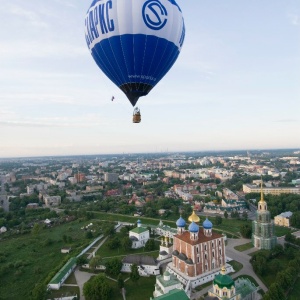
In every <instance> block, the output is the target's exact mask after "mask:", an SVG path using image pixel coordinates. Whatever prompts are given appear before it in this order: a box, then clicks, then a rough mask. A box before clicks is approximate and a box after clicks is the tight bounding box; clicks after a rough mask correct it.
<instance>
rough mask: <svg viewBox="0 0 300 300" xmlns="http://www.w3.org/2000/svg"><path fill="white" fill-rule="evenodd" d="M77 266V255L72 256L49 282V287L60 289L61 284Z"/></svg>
mask: <svg viewBox="0 0 300 300" xmlns="http://www.w3.org/2000/svg"><path fill="white" fill-rule="evenodd" d="M75 268H76V257H72V258H70V259H69V260H68V262H67V263H66V264H65V265H64V266H63V267H62V268H61V269H60V270H59V271H58V272H57V273H56V275H55V276H54V277H53V278H52V279H51V281H50V282H49V284H48V289H50V290H59V289H60V287H61V285H62V284H63V283H64V282H65V280H66V279H67V278H68V277H69V275H70V274H71V273H72V272H73V270H74V269H75Z"/></svg>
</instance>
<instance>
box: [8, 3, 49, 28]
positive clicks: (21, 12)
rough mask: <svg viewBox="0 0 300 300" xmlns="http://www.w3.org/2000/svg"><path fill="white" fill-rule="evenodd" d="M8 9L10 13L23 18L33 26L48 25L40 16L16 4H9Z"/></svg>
mask: <svg viewBox="0 0 300 300" xmlns="http://www.w3.org/2000/svg"><path fill="white" fill-rule="evenodd" d="M8 11H9V13H10V14H12V15H15V16H18V17H23V18H25V19H26V20H27V21H28V22H29V23H30V24H31V25H33V26H37V27H44V28H45V27H48V24H47V23H45V22H43V21H42V20H41V18H40V16H39V15H38V14H36V13H35V12H33V11H29V10H26V9H24V8H23V7H20V6H17V5H10V6H9V8H8Z"/></svg>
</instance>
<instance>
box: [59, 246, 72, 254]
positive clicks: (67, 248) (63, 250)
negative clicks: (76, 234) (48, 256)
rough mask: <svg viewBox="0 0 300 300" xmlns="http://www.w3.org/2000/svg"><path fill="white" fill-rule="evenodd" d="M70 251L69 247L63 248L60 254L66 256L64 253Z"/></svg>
mask: <svg viewBox="0 0 300 300" xmlns="http://www.w3.org/2000/svg"><path fill="white" fill-rule="evenodd" d="M71 250H72V248H71V247H64V248H61V250H60V252H61V253H63V254H66V253H70V252H71Z"/></svg>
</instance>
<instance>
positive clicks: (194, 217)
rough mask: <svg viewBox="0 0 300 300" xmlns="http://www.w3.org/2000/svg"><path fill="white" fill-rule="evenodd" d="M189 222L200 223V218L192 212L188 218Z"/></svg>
mask: <svg viewBox="0 0 300 300" xmlns="http://www.w3.org/2000/svg"><path fill="white" fill-rule="evenodd" d="M188 220H189V222H191V223H192V222H195V223H198V222H200V218H199V217H198V216H197V215H196V213H195V211H194V210H193V213H192V214H191V215H190V216H189V219H188Z"/></svg>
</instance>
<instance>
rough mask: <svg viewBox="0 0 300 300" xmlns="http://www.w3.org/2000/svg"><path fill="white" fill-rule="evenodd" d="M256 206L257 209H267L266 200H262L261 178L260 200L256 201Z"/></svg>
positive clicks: (261, 186)
mask: <svg viewBox="0 0 300 300" xmlns="http://www.w3.org/2000/svg"><path fill="white" fill-rule="evenodd" d="M257 208H258V210H259V211H267V210H268V207H267V202H266V201H265V200H264V193H263V181H262V180H261V184H260V200H259V202H258V206H257Z"/></svg>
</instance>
